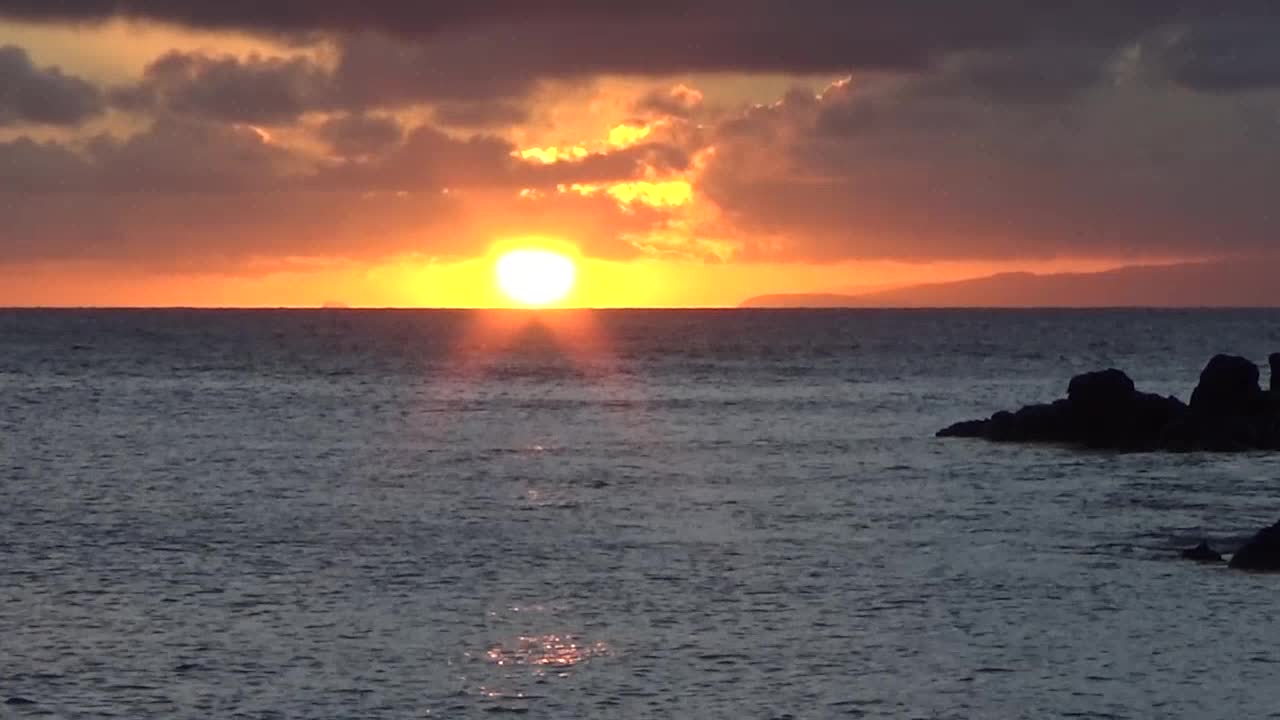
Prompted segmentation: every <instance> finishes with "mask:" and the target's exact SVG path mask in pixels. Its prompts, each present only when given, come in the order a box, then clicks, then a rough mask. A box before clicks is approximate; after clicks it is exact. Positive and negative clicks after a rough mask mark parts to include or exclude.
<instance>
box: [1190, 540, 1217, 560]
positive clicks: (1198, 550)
mask: <svg viewBox="0 0 1280 720" xmlns="http://www.w3.org/2000/svg"><path fill="white" fill-rule="evenodd" d="M1182 557H1184V558H1186V559H1187V560H1195V561H1196V562H1222V555H1221V554H1220V553H1219V552H1218V551H1217V550H1214V549H1213V547H1212V546H1210V545H1209V541H1208V540H1201V541H1200V544H1199V545H1197V546H1195V547H1193V548H1187V549H1186V550H1183V551H1182Z"/></svg>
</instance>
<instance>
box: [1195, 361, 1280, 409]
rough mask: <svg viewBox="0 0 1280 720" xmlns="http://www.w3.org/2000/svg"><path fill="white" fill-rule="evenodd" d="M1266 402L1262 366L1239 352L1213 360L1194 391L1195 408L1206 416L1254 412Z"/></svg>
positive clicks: (1206, 367) (1201, 375)
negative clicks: (1261, 385) (1238, 354)
mask: <svg viewBox="0 0 1280 720" xmlns="http://www.w3.org/2000/svg"><path fill="white" fill-rule="evenodd" d="M1265 405H1266V401H1265V398H1264V397H1263V394H1262V388H1261V387H1260V386H1259V385H1258V366H1257V365H1255V364H1253V362H1252V361H1250V360H1248V359H1247V358H1242V357H1238V356H1235V355H1218V356H1216V357H1214V358H1213V359H1212V360H1210V361H1209V364H1208V365H1206V366H1205V368H1204V371H1203V372H1201V373H1200V384H1199V385H1197V386H1196V389H1195V391H1194V392H1192V393H1191V411H1192V412H1194V413H1196V414H1197V415H1201V416H1205V417H1229V416H1241V415H1253V414H1255V413H1257V412H1259V411H1260V410H1262V408H1264V407H1265Z"/></svg>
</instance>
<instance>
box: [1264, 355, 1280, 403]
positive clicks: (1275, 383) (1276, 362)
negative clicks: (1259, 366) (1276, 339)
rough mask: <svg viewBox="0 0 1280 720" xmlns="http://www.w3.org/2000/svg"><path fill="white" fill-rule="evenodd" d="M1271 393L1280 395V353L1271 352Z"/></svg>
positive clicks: (1269, 359)
mask: <svg viewBox="0 0 1280 720" xmlns="http://www.w3.org/2000/svg"><path fill="white" fill-rule="evenodd" d="M1267 360H1268V361H1269V362H1270V363H1271V394H1272V395H1274V396H1277V397H1280V353H1271V357H1269V358H1267Z"/></svg>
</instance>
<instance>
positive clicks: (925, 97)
mask: <svg viewBox="0 0 1280 720" xmlns="http://www.w3.org/2000/svg"><path fill="white" fill-rule="evenodd" d="M932 82H934V80H933V79H930V78H921V79H917V80H910V81H903V80H902V79H888V80H880V81H876V80H874V79H870V80H867V81H865V82H859V81H858V80H857V79H854V80H852V81H850V82H846V83H840V84H837V85H835V86H832V87H831V88H829V89H828V90H827V91H826V92H825V93H824V94H823V95H822V96H820V97H817V98H815V97H814V96H813V95H812V94H809V93H805V92H796V93H792V94H791V95H789V96H788V98H787V99H786V100H784V101H783V102H781V103H778V104H776V105H771V106H762V107H757V108H754V109H751V110H749V111H747V112H745V113H743V114H742V115H740V116H738V117H736V118H733V119H730V120H726V121H725V122H723V123H722V124H721V125H720V126H719V127H718V128H717V129H716V131H715V134H714V137H713V139H712V141H711V142H712V144H713V145H714V147H715V152H714V153H713V154H712V155H711V156H710V161H709V164H708V166H707V168H706V171H705V173H704V174H703V175H702V177H701V178H700V182H699V189H700V190H701V192H702V193H704V194H705V195H706V196H707V197H708V198H709V199H711V200H712V201H714V202H715V203H716V204H717V205H718V207H719V208H720V209H721V210H722V212H723V216H724V219H725V221H727V222H729V223H731V224H732V226H733V227H734V228H735V229H736V231H737V232H738V233H740V235H741V237H743V238H744V240H743V245H742V247H743V250H742V253H741V255H740V257H754V258H759V259H770V258H771V259H788V260H808V261H835V260H843V259H898V260H921V261H923V260H937V259H997V258H999V259H1008V258H1022V259H1030V258H1047V257H1062V256H1066V257H1127V256H1136V257H1158V256H1164V257H1169V256H1173V257H1178V256H1181V257H1213V256H1221V255H1232V254H1248V253H1270V252H1274V247H1275V237H1276V233H1277V231H1278V230H1280V226H1278V225H1277V222H1276V221H1275V219H1274V213H1273V212H1272V209H1271V201H1270V200H1269V199H1268V197H1267V191H1266V188H1269V187H1273V186H1274V185H1275V184H1276V183H1278V182H1280V126H1277V125H1276V124H1275V123H1274V119H1272V121H1270V122H1268V121H1267V120H1266V118H1267V117H1268V116H1270V117H1272V118H1273V117H1274V105H1273V104H1272V103H1273V100H1270V99H1259V100H1258V101H1257V102H1256V103H1253V104H1250V103H1245V102H1238V103H1236V104H1235V105H1234V106H1232V107H1229V108H1223V107H1220V106H1218V105H1216V104H1214V103H1212V102H1205V101H1204V100H1203V99H1202V98H1199V97H1197V96H1195V95H1189V94H1186V93H1180V92H1178V91H1176V89H1169V88H1147V87H1141V88H1130V87H1103V88H1098V89H1094V90H1091V91H1090V92H1089V93H1088V94H1087V95H1083V96H1080V97H1078V98H1077V99H1076V101H1075V102H1073V103H1072V104H1070V105H1066V106H1061V105H1054V106H1049V107H1046V106H1043V105H1041V104H1037V103H1030V104H1020V105H1015V106H1009V107H1005V108H1003V109H1002V110H1001V111H999V112H993V111H992V108H991V106H990V105H989V104H988V103H986V102H984V101H983V99H982V98H981V96H976V97H975V96H972V95H970V96H952V95H945V94H944V95H938V94H935V93H932V92H927V91H925V90H924V88H923V87H922V86H924V85H928V84H930V83H932ZM1268 107H1271V108H1272V110H1271V111H1270V112H1268V110H1267V108H1268Z"/></svg>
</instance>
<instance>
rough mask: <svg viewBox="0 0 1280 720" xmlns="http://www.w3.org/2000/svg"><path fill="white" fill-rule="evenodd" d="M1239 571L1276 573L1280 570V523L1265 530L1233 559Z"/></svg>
mask: <svg viewBox="0 0 1280 720" xmlns="http://www.w3.org/2000/svg"><path fill="white" fill-rule="evenodd" d="M1230 565H1231V567H1233V568H1236V569H1237V570H1254V571H1258V572H1274V571H1277V570H1280V523H1276V524H1275V525H1272V526H1271V527H1269V528H1263V529H1262V530H1260V531H1259V532H1258V534H1257V535H1254V536H1253V539H1252V540H1250V541H1249V542H1247V543H1245V545H1244V547H1242V548H1240V549H1239V550H1237V551H1236V554H1235V555H1233V556H1232V557H1231V563H1230Z"/></svg>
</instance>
